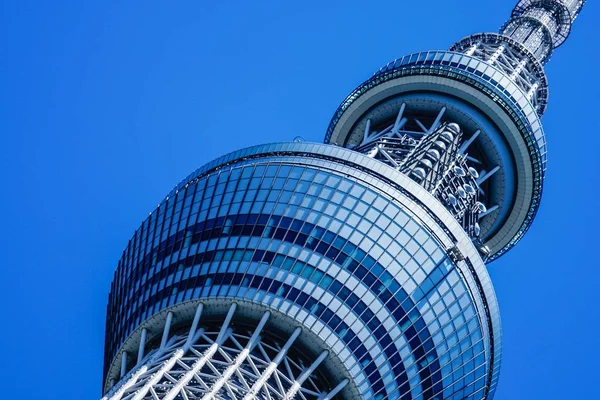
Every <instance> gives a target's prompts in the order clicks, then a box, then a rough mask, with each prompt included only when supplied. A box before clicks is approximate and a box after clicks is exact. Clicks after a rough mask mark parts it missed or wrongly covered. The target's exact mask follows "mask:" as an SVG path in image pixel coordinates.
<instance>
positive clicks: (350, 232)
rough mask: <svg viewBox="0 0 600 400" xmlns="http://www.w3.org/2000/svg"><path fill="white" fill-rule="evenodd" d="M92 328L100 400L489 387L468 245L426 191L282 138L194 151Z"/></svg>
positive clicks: (489, 320)
mask: <svg viewBox="0 0 600 400" xmlns="http://www.w3.org/2000/svg"><path fill="white" fill-rule="evenodd" d="M106 337H107V341H106V365H105V386H104V391H105V398H106V399H111V400H120V399H154V398H156V397H153V396H154V395H156V396H157V398H160V399H179V398H186V396H187V398H199V399H200V398H202V399H208V398H240V399H242V398H252V396H257V397H258V398H278V399H280V398H281V399H283V398H286V399H287V398H296V399H317V398H318V399H323V398H334V397H335V398H339V399H411V398H415V399H416V398H428V399H432V398H448V397H451V396H458V397H461V398H485V397H487V396H488V395H489V394H490V393H491V392H493V390H494V387H495V384H496V381H497V373H498V368H499V360H500V337H501V333H500V321H499V314H498V309H497V304H496V299H495V297H494V293H493V290H492V286H491V283H490V280H489V276H488V274H487V271H486V269H485V266H484V264H483V262H482V260H481V257H480V256H479V254H478V252H477V249H476V248H475V247H474V246H473V243H472V241H471V238H470V237H469V236H468V235H467V234H466V233H465V231H464V230H463V228H462V227H461V226H460V224H459V223H458V222H457V221H456V220H455V219H454V218H453V216H452V214H451V213H450V212H449V211H447V210H446V208H444V207H443V206H442V205H441V204H440V203H439V202H438V201H437V200H436V199H435V198H434V197H433V196H432V195H431V194H430V193H429V192H428V191H427V190H425V189H423V188H422V187H421V186H419V185H418V184H416V183H415V182H414V181H413V180H411V179H410V178H408V177H407V176H406V175H404V174H402V173H400V172H398V171H395V170H394V169H392V168H389V167H388V166H387V165H385V164H384V163H382V162H380V161H377V160H374V159H372V158H369V157H368V156H366V155H363V154H360V153H357V152H355V151H351V150H348V149H343V148H340V147H336V146H331V145H322V144H311V143H283V144H272V145H264V146H257V147H253V148H249V149H245V150H241V151H238V152H235V153H232V154H229V155H227V156H224V157H222V158H220V159H218V160H216V161H214V162H212V163H209V164H208V165H206V166H204V167H203V168H201V169H199V170H198V171H196V172H194V173H193V174H192V175H190V176H189V177H188V178H186V179H185V180H184V181H183V182H182V183H181V184H179V185H178V186H177V187H176V189H174V190H173V191H172V192H171V193H170V194H169V195H168V197H167V198H166V199H165V200H164V201H163V202H162V203H161V204H160V205H159V206H158V208H157V209H156V210H155V211H153V212H152V213H151V215H150V216H149V217H148V218H147V219H146V221H144V222H143V224H142V226H141V227H140V229H138V231H136V233H135V235H134V237H133V238H132V239H131V241H130V243H129V245H128V246H127V248H126V249H125V251H124V253H123V257H122V259H121V261H120V262H119V267H118V269H117V272H116V275H115V280H114V283H113V287H112V291H111V295H110V299H109V305H108V320H107V335H106ZM140 352H141V353H142V355H141V356H140ZM124 354H125V356H124ZM115 382H117V383H116V384H115ZM178 396H179V397H178ZM328 396H329V397H328ZM336 396H337V397H336Z"/></svg>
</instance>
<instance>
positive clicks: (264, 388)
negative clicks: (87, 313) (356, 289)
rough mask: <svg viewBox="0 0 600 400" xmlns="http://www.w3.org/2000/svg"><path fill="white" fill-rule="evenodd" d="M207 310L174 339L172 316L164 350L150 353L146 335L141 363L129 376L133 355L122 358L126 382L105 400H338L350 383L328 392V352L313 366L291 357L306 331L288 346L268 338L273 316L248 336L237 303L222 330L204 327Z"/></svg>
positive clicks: (199, 311)
mask: <svg viewBox="0 0 600 400" xmlns="http://www.w3.org/2000/svg"><path fill="white" fill-rule="evenodd" d="M202 309H203V307H202V304H200V305H199V306H198V308H197V310H196V315H195V317H194V320H193V322H192V325H191V327H190V329H189V331H187V332H186V333H184V334H179V335H173V336H171V337H169V330H170V325H171V320H172V314H171V313H169V315H168V317H167V321H166V324H165V328H164V332H163V336H162V341H161V344H160V346H158V347H156V348H154V349H152V350H151V351H150V352H148V353H147V354H145V352H144V348H145V345H146V343H145V342H146V335H145V334H144V333H145V332H144V331H143V332H142V340H141V342H140V350H139V352H138V357H137V363H136V364H135V366H133V368H132V369H131V371H129V373H126V366H127V365H128V355H127V353H126V352H123V353H122V364H121V381H120V382H119V383H117V384H116V385H115V386H113V387H112V388H111V389H110V391H109V392H108V393H107V394H106V395H105V396H104V397H103V398H102V400H192V399H194V400H195V399H203V400H209V399H243V400H250V399H268V400H270V399H273V400H275V399H277V400H289V399H302V400H310V399H318V400H325V399H333V398H334V397H335V396H336V394H337V393H339V392H340V391H341V390H342V389H343V388H344V386H345V385H346V384H347V383H348V381H347V380H344V381H342V382H341V383H340V384H339V385H337V386H336V387H335V388H333V389H331V390H326V389H327V385H326V383H325V381H324V380H323V379H322V378H321V377H320V376H319V375H317V374H316V370H317V368H318V367H319V365H320V364H321V363H322V362H323V361H324V360H325V358H326V357H327V356H328V352H327V351H323V352H322V353H321V354H320V355H319V356H318V357H317V358H316V359H315V360H314V361H313V362H312V363H311V364H309V365H307V363H306V364H305V361H306V360H303V359H302V358H301V356H294V357H293V356H290V349H291V348H292V347H293V345H294V343H295V341H296V339H297V338H298V336H299V335H300V333H301V329H300V328H296V330H294V331H293V333H292V334H291V336H290V337H289V338H288V339H287V341H286V342H285V343H284V344H283V345H279V344H278V343H277V342H276V341H275V340H273V339H267V337H270V335H265V337H263V336H261V335H262V334H264V332H263V330H264V328H265V325H266V323H267V321H268V319H269V317H270V313H269V312H265V314H264V315H263V316H262V319H261V320H260V321H259V322H258V324H257V325H256V327H255V328H254V329H253V330H250V331H248V329H244V328H237V327H235V326H234V325H233V324H232V319H233V316H234V313H235V310H236V305H235V304H233V305H232V306H231V307H230V309H229V311H228V313H227V316H226V317H225V319H224V321H223V323H222V324H220V326H216V325H215V324H214V323H212V324H210V325H207V326H206V327H200V317H201V315H202ZM215 326H216V329H215Z"/></svg>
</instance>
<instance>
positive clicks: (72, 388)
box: [0, 0, 600, 400]
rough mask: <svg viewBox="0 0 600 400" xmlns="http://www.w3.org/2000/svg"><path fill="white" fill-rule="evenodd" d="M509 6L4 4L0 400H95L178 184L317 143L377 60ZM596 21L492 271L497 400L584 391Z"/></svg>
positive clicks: (591, 378)
mask: <svg viewBox="0 0 600 400" xmlns="http://www.w3.org/2000/svg"><path fill="white" fill-rule="evenodd" d="M514 1H516V0H496V1H490V0H486V1H481V0H423V1H400V0H395V1H378V2H367V1H361V2H359V1H323V0H321V1H303V2H293V3H292V2H286V1H283V2H279V1H272V2H263V1H252V2H241V1H240V2H233V1H215V2H208V1H176V2H168V1H139V2H134V1H120V2H115V1H96V2H92V1H87V2H84V1H70V2H66V1H54V2H51V1H43V2H42V1H38V2H36V1H27V0H18V1H2V2H1V4H0V51H1V55H0V182H1V184H2V195H1V196H0V209H1V210H2V213H1V214H0V226H1V228H2V229H1V230H0V250H1V252H2V254H3V257H2V261H1V262H0V285H1V286H0V300H1V304H3V305H4V307H3V313H2V329H1V330H0V359H1V360H2V363H1V364H0V369H2V370H3V371H1V372H2V376H3V385H2V395H0V396H1V397H2V398H4V399H14V398H18V399H21V400H28V399H38V398H44V399H46V400H51V399H92V400H93V399H97V398H99V396H100V386H101V375H102V352H103V343H104V318H105V306H106V299H107V295H108V291H109V288H110V282H111V279H112V275H113V271H114V269H115V267H116V262H117V260H118V258H119V256H120V253H121V251H122V249H123V248H124V246H125V245H126V243H127V240H128V239H129V237H130V235H131V234H132V233H133V231H134V230H135V229H136V228H137V226H138V224H139V223H140V222H141V221H142V219H143V218H145V216H146V215H148V212H150V211H151V210H152V209H153V207H155V206H156V204H158V202H159V201H160V200H161V199H162V197H163V196H164V195H165V194H166V193H167V192H168V191H169V190H170V189H171V187H172V186H174V185H175V184H176V183H177V182H179V180H181V179H182V178H183V177H184V176H185V175H187V174H188V173H189V172H191V171H192V170H194V169H195V168H197V167H199V166H201V165H202V164H204V163H205V162H207V161H210V160H211V159H213V158H215V157H217V156H219V155H222V154H224V153H226V152H229V151H232V150H235V149H238V148H241V147H245V146H249V145H253V144H259V143H264V142H273V141H282V140H292V139H293V138H294V137H295V136H298V135H300V136H303V137H305V138H306V139H307V140H311V141H321V140H322V137H323V134H324V132H325V129H326V127H327V124H328V122H329V119H330V117H331V115H332V113H333V112H334V111H335V109H336V107H337V106H338V104H339V103H340V102H341V101H342V100H343V99H344V97H345V96H346V95H347V94H348V93H349V92H350V91H352V90H353V89H354V88H355V87H356V86H357V85H358V84H359V83H361V82H362V81H363V80H365V79H366V78H368V77H369V76H370V75H371V74H372V73H373V72H374V71H375V70H376V69H378V68H379V67H380V66H381V65H383V64H385V63H387V62H388V61H390V60H391V59H393V58H396V57H398V56H402V55H404V54H408V53H411V52H414V51H419V50H427V49H445V48H448V47H449V46H450V45H451V44H452V43H453V42H454V41H456V40H458V39H460V38H462V37H464V36H466V35H469V34H471V33H476V32H484V31H496V30H497V28H498V27H499V26H500V25H501V24H502V23H503V22H504V21H505V19H506V18H507V17H508V16H509V13H510V10H511V8H512V6H513V2H514ZM208 3H211V4H210V5H207V4H208ZM597 20H600V6H599V5H598V2H597V1H590V2H588V4H587V5H586V7H585V8H584V10H583V12H582V14H581V16H580V18H579V19H578V20H577V21H576V24H575V27H574V31H573V34H572V35H571V38H570V39H569V40H568V42H567V43H566V44H565V45H563V47H561V48H560V49H558V50H557V51H556V53H555V55H554V56H553V59H552V60H551V61H550V63H549V64H548V66H547V69H546V71H547V74H548V77H549V81H550V91H551V95H550V104H549V107H548V111H547V113H546V115H545V116H544V118H543V122H544V125H545V130H546V135H547V138H548V142H549V165H548V174H547V180H546V186H545V189H544V199H543V201H542V206H541V209H540V212H539V214H538V216H537V220H536V222H535V223H534V224H533V227H532V228H531V230H530V231H529V232H528V234H527V235H526V237H525V238H524V240H522V241H521V243H520V244H519V245H518V246H517V247H516V248H515V249H513V250H512V251H510V252H509V253H508V254H507V255H506V256H504V257H502V258H501V259H500V260H499V261H497V262H494V263H493V264H492V265H490V271H491V275H492V278H493V281H494V283H495V288H496V293H497V295H498V299H499V302H500V308H501V313H502V321H503V328H504V339H503V347H504V355H503V366H502V371H501V377H500V384H499V387H498V392H497V397H496V398H497V399H501V400H506V399H511V400H512V399H575V398H594V397H596V395H597V393H596V392H597V388H596V387H595V386H596V384H597V381H598V366H597V363H598V357H599V356H600V354H599V350H598V348H599V347H600V342H599V340H598V330H599V329H600V322H599V321H600V315H599V311H598V306H599V303H600V288H599V283H598V282H600V262H599V261H598V256H597V255H596V254H595V252H596V251H597V248H598V239H597V236H598V227H599V224H600V215H599V211H598V206H597V201H598V197H599V196H598V195H599V189H598V184H599V181H600V179H599V178H598V177H599V173H598V164H599V161H600V157H599V156H598V149H600V133H599V128H598V122H597V121H596V119H597V118H598V111H597V110H598V94H599V93H600V88H599V81H600V80H599V79H598V78H597V73H596V76H592V73H593V70H594V69H595V68H594V65H595V64H599V63H600V51H599V49H598V44H597V38H598V36H599V34H600V32H599V30H598V22H597Z"/></svg>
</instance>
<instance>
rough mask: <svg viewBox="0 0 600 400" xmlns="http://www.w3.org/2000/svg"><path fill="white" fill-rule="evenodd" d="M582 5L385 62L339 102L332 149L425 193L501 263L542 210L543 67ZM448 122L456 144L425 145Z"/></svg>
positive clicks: (527, 0)
mask: <svg viewBox="0 0 600 400" xmlns="http://www.w3.org/2000/svg"><path fill="white" fill-rule="evenodd" d="M583 3H584V1H582V0H522V1H520V2H519V3H518V4H517V6H516V7H515V9H514V10H513V13H512V15H511V18H510V20H509V21H508V22H507V23H506V24H504V26H503V27H502V28H501V30H500V33H480V34H475V35H471V36H469V37H466V38H464V39H462V40H460V41H459V42H457V43H456V44H454V45H453V46H452V47H451V49H450V51H429V52H421V53H415V54H411V55H408V56H405V57H402V58H399V59H396V60H394V61H392V62H390V63H388V64H387V65H386V66H384V67H383V68H381V69H380V70H379V71H377V72H376V73H375V74H374V75H373V76H372V77H371V78H370V79H368V80H367V81H365V82H364V83H363V84H361V85H360V86H359V87H358V88H357V89H355V90H354V91H353V92H352V93H351V94H350V95H349V96H348V97H347V98H346V99H345V100H344V101H343V102H342V104H341V105H340V107H339V108H338V110H337V111H336V113H335V114H334V116H333V118H332V120H331V123H330V125H329V127H328V130H327V134H326V137H325V142H326V143H332V144H336V145H339V146H344V147H349V148H353V149H355V150H357V151H361V152H363V153H366V154H369V155H371V156H372V157H373V158H376V159H380V161H382V162H384V163H386V164H388V165H389V166H391V167H393V168H395V169H398V170H400V171H403V172H404V173H406V174H407V175H409V176H411V177H412V178H413V179H414V180H416V181H418V182H420V183H421V184H422V185H423V186H428V187H429V188H430V192H431V193H432V194H434V195H435V196H436V197H438V199H439V200H440V201H442V202H443V203H444V204H446V206H447V208H448V209H450V210H451V211H452V212H453V214H454V216H455V218H457V219H458V220H459V221H460V222H461V223H462V224H463V227H464V228H465V230H466V231H467V232H468V233H469V234H470V235H471V236H472V238H473V240H474V242H475V243H476V245H477V246H478V247H479V248H480V251H481V253H482V255H483V256H484V257H489V258H491V259H494V258H497V257H499V256H500V255H502V254H503V253H505V252H506V251H507V250H509V249H510V248H511V247H512V246H514V245H515V244H516V243H517V242H518V241H519V240H520V238H521V237H522V236H523V234H524V233H525V232H526V231H527V229H528V228H529V226H530V224H531V222H532V221H533V218H534V216H535V214H536V212H537V209H538V207H539V203H540V199H541V194H542V186H543V179H544V171H545V167H546V141H545V137H544V133H543V130H542V125H541V122H540V118H541V116H542V115H543V113H544V111H545V110H546V105H547V101H548V82H547V79H546V75H545V73H544V69H543V64H544V63H545V62H547V61H548V59H549V57H550V55H551V54H552V51H553V50H554V49H555V48H556V47H558V46H560V45H561V44H562V43H563V42H564V41H565V39H566V38H567V36H568V34H569V32H570V30H571V25H572V23H573V21H574V19H575V18H576V17H577V15H578V14H579V12H580V10H581V8H582V6H583ZM450 123H453V124H455V125H457V126H458V130H457V131H456V132H455V133H453V134H452V135H453V137H452V144H450V142H448V143H445V144H444V148H443V149H442V148H440V147H439V145H437V144H436V143H435V140H430V142H431V143H429V142H428V141H427V140H426V139H425V138H426V137H431V135H432V134H434V133H436V132H437V133H436V134H437V135H441V134H442V131H443V130H444V129H446V128H444V126H446V125H447V124H450ZM450 131H451V130H450ZM450 131H449V132H450ZM442 153H444V154H445V156H444V157H445V158H444V157H442V158H444V161H443V162H442V161H441V158H440V155H441V154H442ZM461 170H462V171H463V172H465V171H467V170H468V171H469V174H466V175H465V174H463V173H462V172H460V171H461ZM444 171H446V172H448V174H446V175H447V176H446V175H444V174H445V172H444ZM455 171H456V174H458V175H457V176H454V174H455ZM471 172H472V173H471ZM465 177H466V178H465ZM459 178H460V179H459ZM467 178H468V179H467Z"/></svg>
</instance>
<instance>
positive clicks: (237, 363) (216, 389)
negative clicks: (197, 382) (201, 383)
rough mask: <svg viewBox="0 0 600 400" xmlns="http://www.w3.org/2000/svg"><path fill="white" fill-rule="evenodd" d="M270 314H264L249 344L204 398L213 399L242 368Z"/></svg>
mask: <svg viewBox="0 0 600 400" xmlns="http://www.w3.org/2000/svg"><path fill="white" fill-rule="evenodd" d="M270 316H271V313H270V312H268V311H267V312H265V313H264V314H263V317H262V318H261V320H260V322H259V323H258V326H257V327H256V329H255V330H254V333H253V334H252V336H251V337H250V340H249V341H248V344H246V346H245V347H244V349H243V350H242V351H241V353H240V354H238V355H237V357H236V358H235V360H234V362H233V364H232V365H230V366H229V367H228V368H227V369H226V370H225V372H224V373H223V375H222V376H221V378H219V380H217V381H216V382H215V383H214V385H213V386H212V388H211V390H210V392H209V393H207V394H206V395H204V397H202V400H209V399H213V398H214V397H215V396H216V395H217V393H218V392H219V390H221V388H222V387H223V385H225V383H227V381H228V380H229V378H231V375H233V374H234V373H235V372H236V371H237V370H238V369H239V368H240V366H241V365H242V363H243V362H244V360H246V358H247V357H248V356H249V355H250V352H251V351H252V349H253V348H254V346H255V345H256V343H258V341H259V340H260V332H261V331H262V330H263V328H264V326H265V324H266V323H267V321H268V319H269V317H270Z"/></svg>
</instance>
